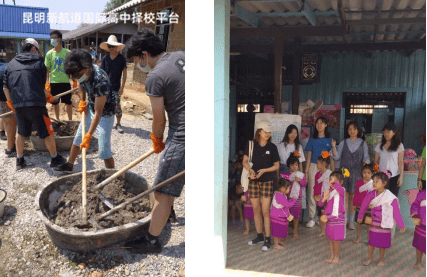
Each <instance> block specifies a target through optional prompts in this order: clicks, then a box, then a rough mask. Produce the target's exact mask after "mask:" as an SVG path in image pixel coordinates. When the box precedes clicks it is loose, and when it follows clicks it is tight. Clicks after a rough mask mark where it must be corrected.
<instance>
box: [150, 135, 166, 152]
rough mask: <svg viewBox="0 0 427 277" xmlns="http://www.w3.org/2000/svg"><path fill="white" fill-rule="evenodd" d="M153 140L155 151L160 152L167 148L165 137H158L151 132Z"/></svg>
mask: <svg viewBox="0 0 427 277" xmlns="http://www.w3.org/2000/svg"><path fill="white" fill-rule="evenodd" d="M151 140H152V141H153V148H154V153H160V152H162V151H163V149H165V144H164V143H163V138H156V137H155V136H154V134H153V133H151Z"/></svg>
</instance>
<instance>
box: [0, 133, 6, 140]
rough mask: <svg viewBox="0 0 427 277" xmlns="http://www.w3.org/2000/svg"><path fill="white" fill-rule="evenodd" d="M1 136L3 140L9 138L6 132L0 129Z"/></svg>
mask: <svg viewBox="0 0 427 277" xmlns="http://www.w3.org/2000/svg"><path fill="white" fill-rule="evenodd" d="M0 137H1V140H7V136H6V132H5V131H0Z"/></svg>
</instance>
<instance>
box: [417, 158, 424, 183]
mask: <svg viewBox="0 0 427 277" xmlns="http://www.w3.org/2000/svg"><path fill="white" fill-rule="evenodd" d="M424 170H426V159H425V158H423V159H422V160H421V164H420V169H419V170H418V182H417V185H418V189H419V190H421V189H422V182H421V180H422V178H423V175H424Z"/></svg>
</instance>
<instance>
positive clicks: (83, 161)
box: [81, 112, 87, 224]
mask: <svg viewBox="0 0 427 277" xmlns="http://www.w3.org/2000/svg"><path fill="white" fill-rule="evenodd" d="M81 122H82V138H84V136H85V130H86V126H85V125H86V124H85V112H82V121H81ZM86 194H87V184H86V148H85V147H83V149H82V221H83V224H85V223H87V211H86V204H87V203H86V201H87V199H86Z"/></svg>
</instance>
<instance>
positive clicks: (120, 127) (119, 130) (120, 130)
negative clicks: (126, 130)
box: [115, 124, 123, 134]
mask: <svg viewBox="0 0 427 277" xmlns="http://www.w3.org/2000/svg"><path fill="white" fill-rule="evenodd" d="M115 128H116V130H117V131H118V132H119V133H120V134H123V129H122V125H120V124H116V127H115Z"/></svg>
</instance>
